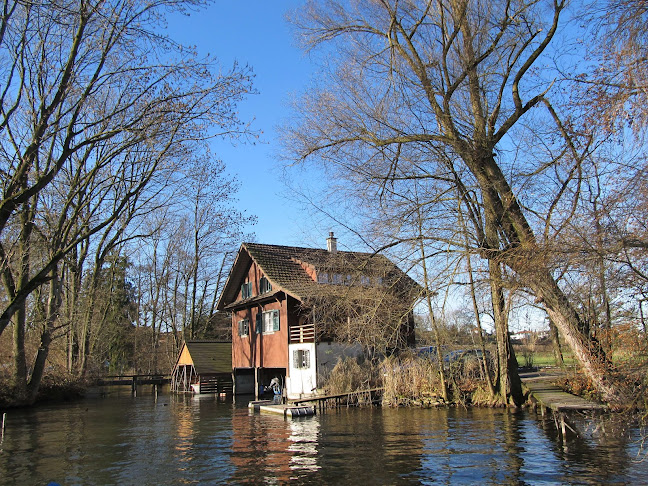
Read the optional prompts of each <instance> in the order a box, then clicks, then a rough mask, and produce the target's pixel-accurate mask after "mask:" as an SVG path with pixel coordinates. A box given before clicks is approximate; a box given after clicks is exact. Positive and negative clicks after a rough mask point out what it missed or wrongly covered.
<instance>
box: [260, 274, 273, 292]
mask: <svg viewBox="0 0 648 486" xmlns="http://www.w3.org/2000/svg"><path fill="white" fill-rule="evenodd" d="M271 290H272V284H271V283H270V280H268V279H267V278H265V277H261V279H260V280H259V293H260V294H265V293H266V292H270V291H271Z"/></svg>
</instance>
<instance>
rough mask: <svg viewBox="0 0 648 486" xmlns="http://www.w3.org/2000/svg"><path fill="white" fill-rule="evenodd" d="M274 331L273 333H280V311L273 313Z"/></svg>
mask: <svg viewBox="0 0 648 486" xmlns="http://www.w3.org/2000/svg"><path fill="white" fill-rule="evenodd" d="M272 330H273V331H278V330H279V311H278V310H275V311H272Z"/></svg>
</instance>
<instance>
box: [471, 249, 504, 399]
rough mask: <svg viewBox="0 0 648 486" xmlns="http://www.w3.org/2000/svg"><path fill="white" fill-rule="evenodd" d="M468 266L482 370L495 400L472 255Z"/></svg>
mask: <svg viewBox="0 0 648 486" xmlns="http://www.w3.org/2000/svg"><path fill="white" fill-rule="evenodd" d="M466 266H467V271H468V282H469V285H470V297H471V300H472V305H473V310H474V312H475V322H476V323H477V331H478V333H479V346H480V348H481V352H482V360H481V361H482V364H481V366H482V369H483V370H484V377H485V378H486V385H487V386H488V392H489V393H490V396H491V399H494V398H495V395H496V390H495V386H494V385H493V377H492V376H491V370H490V367H489V365H488V360H487V356H486V346H485V344H484V331H483V329H482V325H481V318H480V317H479V306H478V305H477V296H476V294H475V280H474V278H473V269H472V263H471V261H470V255H469V254H467V255H466ZM498 366H499V365H498Z"/></svg>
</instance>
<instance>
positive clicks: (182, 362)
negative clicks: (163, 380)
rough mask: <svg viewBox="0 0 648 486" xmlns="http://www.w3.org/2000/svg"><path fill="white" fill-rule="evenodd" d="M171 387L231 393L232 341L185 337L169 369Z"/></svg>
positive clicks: (180, 389)
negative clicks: (171, 368)
mask: <svg viewBox="0 0 648 486" xmlns="http://www.w3.org/2000/svg"><path fill="white" fill-rule="evenodd" d="M171 391H174V392H176V393H201V394H204V393H217V394H221V393H227V394H231V393H232V392H233V381H232V343H230V342H222V341H185V343H184V344H183V345H182V348H181V349H180V354H179V355H178V359H177V360H176V364H175V366H174V367H173V372H172V373H171Z"/></svg>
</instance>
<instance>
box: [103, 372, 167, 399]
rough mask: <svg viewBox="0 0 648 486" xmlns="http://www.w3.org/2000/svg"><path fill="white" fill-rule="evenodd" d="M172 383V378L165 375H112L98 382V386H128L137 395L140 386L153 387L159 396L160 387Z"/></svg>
mask: <svg viewBox="0 0 648 486" xmlns="http://www.w3.org/2000/svg"><path fill="white" fill-rule="evenodd" d="M169 383H171V377H169V376H164V375H111V376H104V377H103V378H99V379H98V380H97V383H96V384H97V386H117V385H128V386H130V387H131V392H132V393H133V394H135V395H136V394H137V387H138V386H139V385H153V387H154V390H155V393H156V394H157V390H158V387H160V386H161V385H167V384H169Z"/></svg>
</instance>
